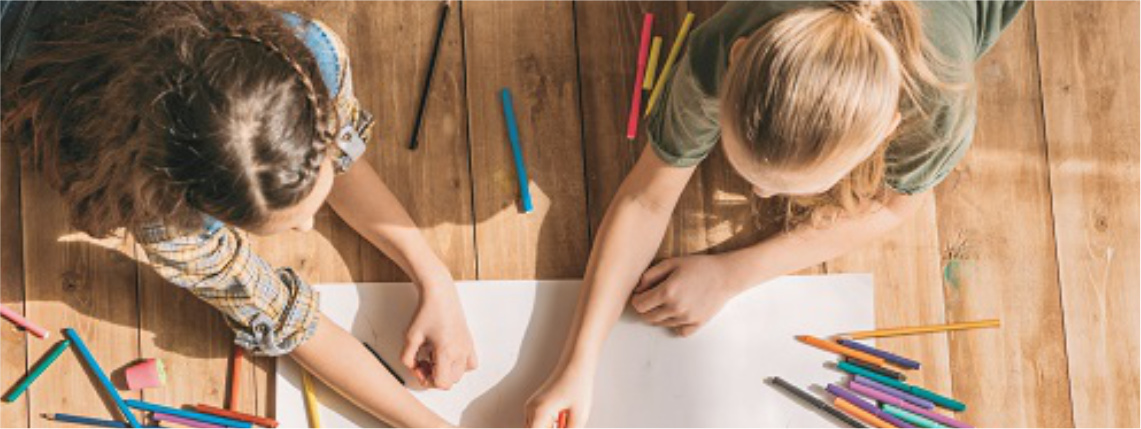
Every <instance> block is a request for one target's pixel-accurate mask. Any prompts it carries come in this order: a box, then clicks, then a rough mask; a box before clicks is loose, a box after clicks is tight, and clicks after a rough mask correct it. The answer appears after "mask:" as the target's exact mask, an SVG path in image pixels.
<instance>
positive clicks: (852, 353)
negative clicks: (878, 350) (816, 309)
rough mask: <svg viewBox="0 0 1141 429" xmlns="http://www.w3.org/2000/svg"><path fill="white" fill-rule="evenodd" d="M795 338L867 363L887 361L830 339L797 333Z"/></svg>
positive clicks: (883, 363) (882, 363)
mask: <svg viewBox="0 0 1141 429" xmlns="http://www.w3.org/2000/svg"><path fill="white" fill-rule="evenodd" d="M796 339H798V340H800V341H801V342H803V343H805V344H808V345H810V346H813V347H816V348H818V349H821V350H826V351H830V352H832V353H836V354H840V355H844V356H847V357H850V358H852V359H859V360H862V361H864V362H867V363H871V364H876V365H879V366H887V361H885V360H883V358H881V357H879V356H872V355H870V354H867V353H864V352H861V351H859V350H853V349H850V348H847V347H844V346H842V345H839V344H836V343H834V342H831V341H826V340H822V339H819V338H816V337H813V336H811V335H799V336H797V337H796Z"/></svg>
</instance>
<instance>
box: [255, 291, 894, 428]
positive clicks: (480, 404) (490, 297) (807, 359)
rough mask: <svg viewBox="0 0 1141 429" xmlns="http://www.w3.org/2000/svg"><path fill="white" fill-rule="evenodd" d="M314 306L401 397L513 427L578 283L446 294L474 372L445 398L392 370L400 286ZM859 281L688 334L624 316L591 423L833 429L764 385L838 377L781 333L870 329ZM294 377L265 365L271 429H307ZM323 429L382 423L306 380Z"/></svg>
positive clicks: (405, 304) (729, 309)
mask: <svg viewBox="0 0 1141 429" xmlns="http://www.w3.org/2000/svg"><path fill="white" fill-rule="evenodd" d="M317 288H318V290H319V291H320V292H321V309H322V311H323V312H325V314H326V315H328V317H329V318H331V319H332V320H334V321H335V322H336V323H338V324H339V325H341V326H343V327H346V328H348V329H349V330H350V331H351V332H352V333H353V335H355V336H356V337H357V338H360V339H362V340H364V341H366V342H368V343H369V344H371V345H372V346H373V347H374V348H376V349H377V350H378V351H379V352H380V353H381V355H382V356H383V357H384V358H385V360H387V361H388V362H389V363H390V364H392V365H393V366H395V367H397V371H398V372H400V373H401V375H402V376H403V377H404V378H405V379H406V380H408V381H409V383H410V388H411V389H412V391H413V394H414V395H415V396H416V397H417V398H419V399H420V400H421V401H423V402H424V403H426V404H427V405H428V407H429V408H431V409H432V410H434V411H436V412H437V413H439V414H440V415H442V416H443V417H444V418H446V419H448V420H449V421H451V422H453V423H457V424H460V425H463V426H478V427H512V426H520V425H522V424H523V422H524V416H523V404H524V403H525V402H526V400H527V398H528V397H530V395H531V394H532V393H533V392H534V390H535V389H536V388H538V387H539V385H540V384H541V383H542V382H543V381H544V380H545V379H546V377H547V375H548V374H549V373H550V371H551V368H553V366H554V364H555V362H556V360H557V358H558V354H559V353H560V350H561V348H562V344H563V340H564V338H566V334H567V329H568V326H569V323H570V319H571V317H572V313H573V311H574V305H575V302H576V300H577V294H578V289H579V281H577V280H575V281H475V282H461V283H459V284H458V289H459V293H460V298H461V300H462V301H463V305H464V310H465V312H466V313H467V317H468V324H469V326H470V328H471V330H472V335H473V336H474V340H475V344H476V348H477V353H478V354H479V361H480V367H479V369H478V370H476V371H474V372H470V373H468V374H467V375H466V376H465V377H464V379H463V380H462V381H461V382H460V383H459V384H457V385H456V386H455V387H453V388H452V390H451V391H440V390H419V387H416V386H411V385H412V384H415V383H416V382H415V379H414V377H411V376H410V375H409V374H408V371H407V370H405V369H404V368H403V367H402V365H400V364H399V355H400V350H401V348H402V343H401V341H402V338H403V335H404V330H405V329H406V328H407V326H408V324H409V323H410V322H411V318H412V315H413V311H414V310H415V308H416V305H415V304H416V293H415V290H414V289H413V286H412V285H410V284H401V283H396V284H393V283H369V284H355V285H354V284H335V285H333V284H330V285H319V286H317ZM872 293H873V288H872V279H871V276H870V275H860V274H856V275H830V276H803V277H798V276H794V277H783V278H780V279H777V280H774V281H772V282H769V283H766V284H764V285H761V286H759V287H755V288H752V289H751V290H750V291H748V292H746V293H744V294H742V295H740V296H738V297H737V298H736V299H734V300H732V301H730V302H729V304H728V305H727V306H726V307H725V308H724V309H723V311H722V312H721V313H720V314H719V315H718V316H717V317H716V318H714V320H713V321H712V322H710V323H709V324H708V325H707V326H705V327H704V328H703V329H702V330H701V331H699V332H698V333H697V334H695V335H693V336H691V337H689V338H678V337H675V336H673V335H672V334H670V333H668V332H667V331H665V330H663V329H660V328H655V327H652V326H648V325H645V324H643V323H640V322H639V321H638V320H637V319H636V318H635V317H634V316H633V315H632V314H631V313H629V312H627V314H625V315H624V316H623V318H622V320H621V322H619V324H618V326H617V327H616V328H615V329H614V331H613V333H612V334H611V335H610V338H609V339H608V341H607V343H606V346H605V351H604V356H603V358H602V362H601V364H600V367H599V370H598V374H597V377H596V379H595V380H596V381H595V392H594V407H593V409H592V412H591V418H590V425H591V426H595V427H650V426H664V427H709V426H716V427H740V426H766V427H788V426H796V427H805V426H808V427H812V426H834V423H833V421H832V420H829V419H828V418H826V417H824V416H823V415H821V414H819V413H818V412H815V411H813V410H810V409H808V408H806V407H805V406H803V405H802V404H800V403H798V402H795V401H794V400H793V399H791V398H790V397H788V396H786V395H785V394H784V393H782V392H780V391H778V390H776V389H775V388H773V387H772V386H770V385H769V384H767V383H765V382H764V379H766V378H767V377H770V376H774V375H779V376H781V377H782V378H784V379H786V380H788V381H790V382H792V383H793V384H796V385H798V386H802V387H804V386H809V385H816V386H824V385H826V384H827V383H830V382H836V381H837V380H840V379H841V375H840V374H839V373H837V372H836V371H835V370H832V369H828V368H827V367H825V366H824V363H825V362H828V361H834V360H835V356H834V355H831V354H829V353H826V352H823V351H819V350H817V349H814V348H812V347H809V346H806V345H803V344H800V343H798V342H797V341H796V340H795V339H794V338H793V336H794V335H799V334H811V335H817V336H827V335H832V334H835V333H838V332H844V331H853V330H863V329H871V328H873V326H874V319H875V318H874V315H873V302H874V300H873V296H872ZM298 371H299V368H298V367H297V365H296V364H295V363H294V362H293V361H292V360H290V359H288V358H286V359H280V360H279V364H278V367H277V383H276V390H277V398H276V404H277V419H278V420H279V421H280V422H281V424H282V426H284V427H304V426H306V416H305V407H304V402H303V399H302V394H301V390H300V389H301V381H300V380H301V377H300V373H299V372H298ZM317 384H318V385H320V386H319V388H318V389H317V397H318V400H319V401H320V402H321V405H322V406H321V421H322V423H323V424H324V425H325V426H326V427H369V426H383V423H381V422H380V421H379V420H376V419H374V418H372V417H371V416H369V415H368V414H366V413H364V412H362V411H360V410H359V409H357V408H356V407H355V406H353V405H352V404H350V403H349V402H348V401H346V400H345V399H343V398H341V397H340V396H339V395H337V394H336V393H335V392H333V391H332V390H330V389H329V388H328V387H326V386H324V385H321V384H320V383H319V382H318V383H317Z"/></svg>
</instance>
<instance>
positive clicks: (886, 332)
mask: <svg viewBox="0 0 1141 429" xmlns="http://www.w3.org/2000/svg"><path fill="white" fill-rule="evenodd" d="M1001 325H1002V322H1001V321H1000V320H998V319H989V320H978V321H974V322H962V323H950V324H946V325H929V326H912V327H904V328H890V329H876V330H872V331H856V332H848V333H845V334H840V335H839V336H840V337H843V338H848V339H852V340H860V339H864V338H883V337H898V336H900V335H915V334H929V333H932V332H948V331H961V330H964V329H981V328H997V327H999V326H1001Z"/></svg>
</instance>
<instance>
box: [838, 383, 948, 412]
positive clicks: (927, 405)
mask: <svg viewBox="0 0 1141 429" xmlns="http://www.w3.org/2000/svg"><path fill="white" fill-rule="evenodd" d="M854 379H855V380H856V383H859V384H861V385H863V386H864V387H867V388H870V389H874V390H877V391H879V392H880V393H883V394H885V395H890V396H894V397H896V398H899V399H900V400H903V401H906V402H910V403H911V404H912V405H915V406H917V407H919V408H923V409H926V410H930V409H933V408H935V403H934V402H931V401H928V400H926V399H923V398H920V397H918V396H915V395H912V394H910V393H907V392H904V391H902V390H899V389H896V388H894V387H891V386H885V385H883V384H882V383H877V382H876V381H875V380H872V379H870V378H867V377H864V376H862V375H857V376H855V378H854Z"/></svg>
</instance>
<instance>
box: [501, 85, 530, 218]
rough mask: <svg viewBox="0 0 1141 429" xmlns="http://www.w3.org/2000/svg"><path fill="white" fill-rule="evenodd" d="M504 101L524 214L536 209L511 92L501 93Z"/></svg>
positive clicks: (504, 110)
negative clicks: (532, 201)
mask: <svg viewBox="0 0 1141 429" xmlns="http://www.w3.org/2000/svg"><path fill="white" fill-rule="evenodd" d="M499 96H500V98H502V100H503V118H504V119H505V120H506V121H507V137H508V138H509V139H510V140H511V154H512V155H514V157H515V173H516V175H518V176H519V198H520V199H521V200H522V202H523V213H530V212H531V211H532V210H534V209H535V206H534V205H533V204H532V203H531V189H530V185H529V182H528V179H527V165H526V164H524V163H523V145H522V143H520V142H519V126H518V125H516V124H515V106H514V103H512V102H511V91H509V90H507V88H503V89H502V90H500V91H499Z"/></svg>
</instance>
